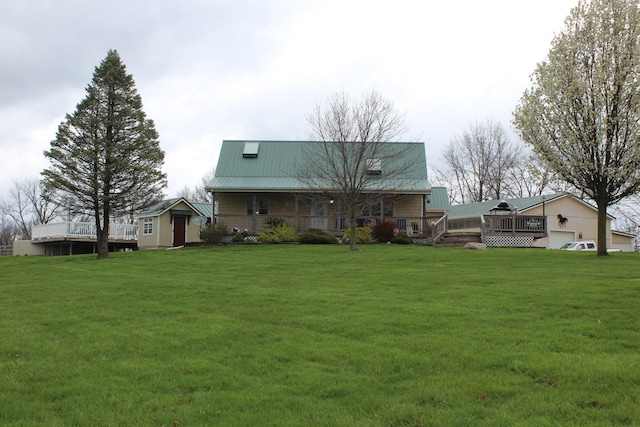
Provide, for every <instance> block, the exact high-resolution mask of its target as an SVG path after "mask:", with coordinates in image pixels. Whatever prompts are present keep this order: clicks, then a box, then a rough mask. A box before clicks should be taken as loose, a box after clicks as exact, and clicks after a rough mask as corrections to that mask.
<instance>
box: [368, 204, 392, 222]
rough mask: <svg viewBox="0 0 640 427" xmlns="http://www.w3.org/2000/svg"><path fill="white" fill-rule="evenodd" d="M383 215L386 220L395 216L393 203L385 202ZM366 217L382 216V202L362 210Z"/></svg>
mask: <svg viewBox="0 0 640 427" xmlns="http://www.w3.org/2000/svg"><path fill="white" fill-rule="evenodd" d="M382 209H383V211H382V215H383V216H384V217H386V218H388V217H392V216H393V202H384V203H383V207H382ZM362 215H364V216H380V202H376V203H371V204H369V205H367V206H365V207H364V208H363V209H362Z"/></svg>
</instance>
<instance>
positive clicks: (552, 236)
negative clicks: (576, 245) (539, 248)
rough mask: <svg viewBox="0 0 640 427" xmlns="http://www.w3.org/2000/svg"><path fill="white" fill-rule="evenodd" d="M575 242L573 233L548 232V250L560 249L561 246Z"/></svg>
mask: <svg viewBox="0 0 640 427" xmlns="http://www.w3.org/2000/svg"><path fill="white" fill-rule="evenodd" d="M575 240H576V233H575V231H559V230H550V231H549V249H560V247H561V246H562V245H564V244H565V243H567V242H573V241H575Z"/></svg>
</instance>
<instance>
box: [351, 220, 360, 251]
mask: <svg viewBox="0 0 640 427" xmlns="http://www.w3.org/2000/svg"><path fill="white" fill-rule="evenodd" d="M349 225H350V229H349V250H350V251H355V250H356V228H358V220H357V218H356V215H355V213H352V214H351V215H350V217H349Z"/></svg>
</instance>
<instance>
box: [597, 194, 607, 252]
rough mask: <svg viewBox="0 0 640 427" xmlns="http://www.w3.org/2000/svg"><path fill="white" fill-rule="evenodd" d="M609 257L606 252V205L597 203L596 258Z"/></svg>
mask: <svg viewBox="0 0 640 427" xmlns="http://www.w3.org/2000/svg"><path fill="white" fill-rule="evenodd" d="M605 255H609V252H607V204H606V203H598V256H605Z"/></svg>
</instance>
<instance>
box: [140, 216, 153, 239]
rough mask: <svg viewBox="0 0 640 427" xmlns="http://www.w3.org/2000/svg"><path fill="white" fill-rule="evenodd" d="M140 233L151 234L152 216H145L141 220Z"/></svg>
mask: <svg viewBox="0 0 640 427" xmlns="http://www.w3.org/2000/svg"><path fill="white" fill-rule="evenodd" d="M142 234H143V235H145V236H148V235H150V234H153V218H145V219H143V220H142Z"/></svg>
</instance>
